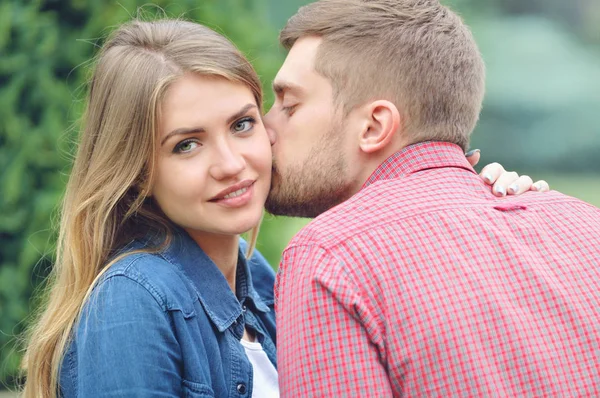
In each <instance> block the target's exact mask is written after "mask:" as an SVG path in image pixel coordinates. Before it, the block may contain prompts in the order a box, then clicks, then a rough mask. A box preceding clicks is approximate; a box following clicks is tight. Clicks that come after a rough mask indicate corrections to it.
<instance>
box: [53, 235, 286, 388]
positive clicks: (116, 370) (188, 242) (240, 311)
mask: <svg viewBox="0 0 600 398" xmlns="http://www.w3.org/2000/svg"><path fill="white" fill-rule="evenodd" d="M144 245H145V243H144V242H139V241H138V242H135V243H134V244H133V245H130V246H129V248H128V250H129V249H131V250H134V249H139V248H143V247H144ZM244 249H245V242H243V241H242V242H241V243H240V254H239V260H238V268H237V277H236V290H237V297H236V295H234V294H233V292H232V291H231V288H230V287H229V285H228V283H227V281H226V279H225V277H224V276H223V274H222V273H221V272H220V271H219V269H218V268H217V266H216V265H215V264H214V263H213V262H212V261H211V260H210V258H209V257H208V256H207V255H206V254H205V253H204V252H203V251H202V249H200V247H199V246H198V245H197V244H196V243H195V242H194V241H193V240H192V239H191V238H190V237H189V236H188V235H187V234H186V233H185V232H182V231H178V232H177V233H176V234H175V237H174V238H173V241H172V242H171V244H170V245H169V246H168V247H167V248H166V249H165V250H163V251H161V252H160V253H158V254H148V253H137V254H131V255H128V256H126V257H124V258H123V259H121V260H119V261H118V262H116V263H115V264H114V265H113V266H112V267H111V268H110V269H109V270H108V271H107V273H106V274H105V275H104V276H102V277H101V280H100V282H99V283H98V284H97V285H96V287H95V288H94V290H93V292H92V294H91V296H90V298H89V300H88V301H87V303H86V305H85V307H84V311H83V312H82V315H81V318H80V320H79V322H78V323H77V324H76V325H75V326H74V328H73V331H72V339H71V342H70V344H69V346H68V349H67V351H66V353H65V357H64V359H63V362H62V366H61V370H60V375H59V389H60V391H59V393H60V395H61V396H63V397H65V398H68V397H99V396H102V397H159V396H160V397H183V396H185V397H236V398H237V397H240V398H241V397H251V396H252V366H251V364H250V362H249V361H248V358H247V357H246V354H245V352H244V348H243V347H242V345H241V344H240V342H239V341H240V339H241V338H242V335H243V332H244V327H247V328H249V329H250V330H252V331H254V333H255V334H256V336H257V339H258V341H259V342H260V343H261V344H262V346H263V349H264V350H265V352H266V354H267V356H268V357H269V359H270V360H271V362H272V363H273V364H274V365H275V366H277V364H276V358H275V356H276V353H275V314H274V308H273V304H274V300H273V283H274V277H275V274H274V272H273V270H272V269H271V267H270V266H269V264H268V263H267V261H266V260H265V259H264V258H263V257H262V255H260V253H258V252H256V251H255V252H254V254H253V256H252V257H251V259H250V260H249V261H246V260H245V258H244V255H243V250H244Z"/></svg>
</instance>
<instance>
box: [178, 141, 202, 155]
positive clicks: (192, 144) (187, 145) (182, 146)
mask: <svg viewBox="0 0 600 398" xmlns="http://www.w3.org/2000/svg"><path fill="white" fill-rule="evenodd" d="M199 145H200V144H199V143H198V142H196V141H194V140H186V141H182V142H180V143H179V144H177V145H176V146H175V149H174V150H173V152H175V153H187V152H190V151H192V150H194V149H195V148H197V147H198V146H199Z"/></svg>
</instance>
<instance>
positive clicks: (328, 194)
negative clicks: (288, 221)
mask: <svg viewBox="0 0 600 398" xmlns="http://www.w3.org/2000/svg"><path fill="white" fill-rule="evenodd" d="M342 135H343V129H337V131H330V132H329V134H328V135H327V136H326V137H324V139H323V141H322V142H321V143H319V144H317V145H315V146H314V148H313V150H312V152H311V154H310V156H309V157H308V158H307V159H305V160H304V162H303V163H302V164H301V165H300V166H296V165H289V166H288V168H287V170H281V169H279V168H278V167H277V163H276V162H275V160H273V172H272V177H271V178H272V180H271V190H270V192H269V196H268V197H267V202H266V203H265V208H266V209H267V211H268V212H269V213H271V214H274V215H279V216H292V217H310V218H312V217H317V216H318V215H319V214H321V213H324V212H326V211H327V210H329V209H331V208H332V207H334V206H336V205H338V204H340V203H342V202H344V201H345V200H347V199H348V198H350V196H352V187H351V184H350V183H349V181H347V177H346V171H347V164H346V159H345V158H344V157H343V156H342V155H341V153H340V152H341V148H342V140H341V136H342Z"/></svg>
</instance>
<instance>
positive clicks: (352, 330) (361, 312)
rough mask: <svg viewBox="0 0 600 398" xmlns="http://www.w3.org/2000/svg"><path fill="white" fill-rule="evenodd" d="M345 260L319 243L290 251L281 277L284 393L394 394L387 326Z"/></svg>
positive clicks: (280, 353) (278, 290) (279, 308)
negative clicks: (387, 365)
mask: <svg viewBox="0 0 600 398" xmlns="http://www.w3.org/2000/svg"><path fill="white" fill-rule="evenodd" d="M351 279H352V278H351V276H350V275H349V273H348V272H347V270H346V269H345V268H344V267H343V266H342V263H341V262H340V261H339V260H338V259H336V258H335V257H334V256H333V255H332V254H330V253H329V252H328V251H326V250H324V249H322V248H319V247H315V246H300V247H292V248H290V249H288V250H286V252H284V255H283V258H282V263H281V266H280V273H279V274H278V276H277V282H276V314H277V335H278V344H277V347H278V348H277V361H278V371H279V382H280V391H281V396H282V397H364V396H368V397H389V396H392V390H391V386H390V383H389V381H388V377H387V373H386V370H385V366H384V365H383V364H382V362H383V358H384V356H385V348H384V343H383V340H384V339H383V334H382V333H383V332H382V328H381V327H380V326H379V323H380V322H378V320H377V319H376V317H375V316H373V315H372V314H373V313H374V311H371V309H370V304H369V302H368V301H369V300H366V299H365V297H364V296H365V295H364V294H363V292H361V291H360V290H359V289H358V288H357V287H356V285H355V284H354V283H353V282H352V280H351Z"/></svg>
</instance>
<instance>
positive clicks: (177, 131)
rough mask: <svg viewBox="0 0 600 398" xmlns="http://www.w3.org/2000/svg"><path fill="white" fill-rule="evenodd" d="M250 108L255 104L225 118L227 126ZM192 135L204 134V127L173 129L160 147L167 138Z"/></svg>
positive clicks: (254, 106) (163, 141)
mask: <svg viewBox="0 0 600 398" xmlns="http://www.w3.org/2000/svg"><path fill="white" fill-rule="evenodd" d="M252 108H256V104H246V105H244V107H243V108H242V109H240V110H239V111H237V112H236V113H234V114H233V115H231V116H230V117H228V118H227V124H231V123H233V122H234V121H235V120H236V119H239V118H240V117H242V116H244V114H246V113H247V112H248V111H249V110H250V109H252ZM194 133H206V129H205V128H204V127H181V128H178V129H175V130H173V131H171V132H170V133H169V134H167V135H166V136H165V138H163V139H162V141H161V143H160V145H161V146H162V145H164V144H165V142H166V141H167V140H168V139H169V138H171V137H173V136H175V135H187V134H194Z"/></svg>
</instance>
